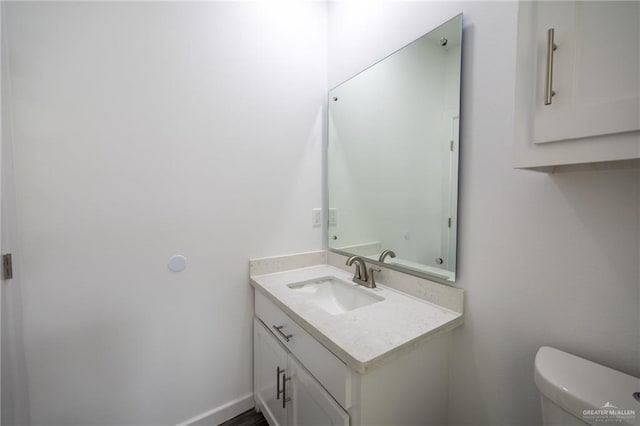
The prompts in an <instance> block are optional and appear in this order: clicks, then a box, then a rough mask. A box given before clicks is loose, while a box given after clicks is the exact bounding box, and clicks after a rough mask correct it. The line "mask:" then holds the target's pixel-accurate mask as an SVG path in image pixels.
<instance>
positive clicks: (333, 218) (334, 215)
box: [329, 208, 338, 226]
mask: <svg viewBox="0 0 640 426" xmlns="http://www.w3.org/2000/svg"><path fill="white" fill-rule="evenodd" d="M329 226H338V209H336V208H332V209H329Z"/></svg>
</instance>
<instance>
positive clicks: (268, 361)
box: [253, 318, 287, 426]
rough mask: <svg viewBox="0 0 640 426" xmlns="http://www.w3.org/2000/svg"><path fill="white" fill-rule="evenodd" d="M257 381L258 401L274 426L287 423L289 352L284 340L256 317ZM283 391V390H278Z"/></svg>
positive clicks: (254, 340) (255, 377)
mask: <svg viewBox="0 0 640 426" xmlns="http://www.w3.org/2000/svg"><path fill="white" fill-rule="evenodd" d="M253 344H254V348H253V350H254V356H253V363H254V364H253V380H254V386H253V388H254V392H255V398H256V400H257V402H258V403H259V404H260V406H261V407H260V408H261V409H262V412H263V414H264V416H265V417H266V418H267V420H268V421H269V424H270V425H271V426H285V425H286V424H287V418H286V415H287V410H286V407H285V404H284V403H283V401H282V399H283V393H284V392H283V390H282V389H283V380H284V375H285V374H286V369H287V352H286V351H285V349H284V348H283V347H282V346H281V345H280V342H278V341H277V340H276V338H275V337H273V336H272V335H271V333H270V332H269V331H268V330H267V329H266V328H265V327H264V325H262V323H261V322H260V321H259V320H257V319H255V318H254V320H253ZM278 391H280V393H278Z"/></svg>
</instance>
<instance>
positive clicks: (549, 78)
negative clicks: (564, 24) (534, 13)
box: [544, 28, 558, 105]
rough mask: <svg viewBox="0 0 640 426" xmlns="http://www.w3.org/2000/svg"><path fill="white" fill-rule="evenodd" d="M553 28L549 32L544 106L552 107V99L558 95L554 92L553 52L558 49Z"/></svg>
mask: <svg viewBox="0 0 640 426" xmlns="http://www.w3.org/2000/svg"><path fill="white" fill-rule="evenodd" d="M554 33H555V30H554V29H553V28H549V30H548V31H547V72H546V74H547V87H546V88H545V92H544V104H545V105H551V98H552V97H553V96H554V95H555V94H556V92H554V91H553V52H554V51H555V50H556V49H557V48H558V46H556V44H555V42H554Z"/></svg>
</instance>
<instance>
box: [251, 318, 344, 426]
mask: <svg viewBox="0 0 640 426" xmlns="http://www.w3.org/2000/svg"><path fill="white" fill-rule="evenodd" d="M253 327H254V392H255V399H256V405H257V406H258V407H260V409H261V410H262V411H263V413H264V416H265V418H267V420H268V421H269V423H270V424H271V425H272V426H284V425H332V426H348V425H349V415H348V414H347V412H346V411H345V410H343V409H342V407H340V406H339V405H338V404H337V403H336V402H335V401H334V400H333V399H332V397H331V396H330V395H329V393H328V392H327V391H326V390H325V389H324V388H323V387H322V386H321V385H320V384H319V383H318V382H317V380H316V379H315V378H314V377H313V376H312V375H311V374H310V373H309V372H308V371H307V370H306V369H305V368H304V367H302V365H301V364H300V363H299V362H298V361H297V360H296V359H295V358H294V357H293V356H292V355H291V353H289V352H288V351H287V350H286V349H285V348H284V347H283V346H282V345H281V344H280V342H279V341H278V340H277V339H276V337H275V336H274V335H272V334H271V333H270V332H269V331H268V330H267V328H266V327H265V326H264V324H263V323H262V322H261V321H260V320H258V319H254V324H253Z"/></svg>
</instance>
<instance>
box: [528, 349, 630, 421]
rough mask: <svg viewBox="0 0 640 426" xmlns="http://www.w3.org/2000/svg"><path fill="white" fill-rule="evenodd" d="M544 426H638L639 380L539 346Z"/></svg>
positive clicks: (538, 372)
mask: <svg viewBox="0 0 640 426" xmlns="http://www.w3.org/2000/svg"><path fill="white" fill-rule="evenodd" d="M534 380H535V382H536V386H538V389H539V390H540V393H541V395H540V396H541V400H542V419H543V423H544V424H545V425H636V426H637V425H640V400H636V399H635V398H634V392H640V379H638V378H637V377H633V376H629V375H627V374H624V373H621V372H619V371H616V370H612V369H611V368H608V367H604V366H602V365H599V364H596V363H594V362H591V361H587V360H586V359H583V358H579V357H577V356H575V355H571V354H568V353H566V352H562V351H559V350H558V349H554V348H550V347H547V346H543V347H541V348H540V349H539V350H538V353H537V354H536V361H535V376H534Z"/></svg>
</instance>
